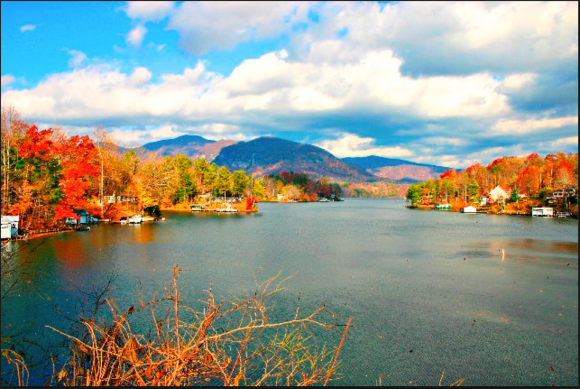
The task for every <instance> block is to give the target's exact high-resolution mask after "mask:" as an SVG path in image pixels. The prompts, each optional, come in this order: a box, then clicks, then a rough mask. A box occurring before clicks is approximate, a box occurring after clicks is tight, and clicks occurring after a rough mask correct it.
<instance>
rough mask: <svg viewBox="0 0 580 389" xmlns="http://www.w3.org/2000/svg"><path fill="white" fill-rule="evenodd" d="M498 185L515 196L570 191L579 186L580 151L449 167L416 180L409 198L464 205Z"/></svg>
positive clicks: (544, 195)
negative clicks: (429, 177) (461, 168)
mask: <svg viewBox="0 0 580 389" xmlns="http://www.w3.org/2000/svg"><path fill="white" fill-rule="evenodd" d="M497 186H502V187H504V188H507V189H510V190H511V196H512V197H511V200H512V201H518V199H520V198H525V199H536V200H546V199H548V198H549V197H550V196H552V195H553V194H554V192H555V191H563V192H565V193H569V190H570V189H572V188H577V187H578V153H576V154H573V153H569V154H566V153H563V152H559V153H556V154H548V155H546V156H545V157H543V158H542V157H541V156H540V155H539V154H537V153H532V154H530V155H528V156H524V157H518V156H511V157H502V158H498V159H496V160H494V161H493V162H492V163H490V164H489V165H487V166H483V165H481V164H480V163H477V164H475V165H472V166H470V167H468V168H467V169H465V170H464V171H461V172H459V171H455V170H447V171H446V172H444V173H443V174H442V175H440V176H439V178H438V179H436V180H429V181H426V182H420V183H417V184H413V185H411V186H410V187H409V189H408V191H407V199H408V200H410V201H411V202H412V204H413V205H417V204H421V203H426V202H428V203H436V202H443V203H449V202H454V203H456V204H460V205H468V204H470V203H480V202H481V200H482V198H484V197H487V196H488V194H489V192H490V191H491V190H492V189H494V188H495V187H497Z"/></svg>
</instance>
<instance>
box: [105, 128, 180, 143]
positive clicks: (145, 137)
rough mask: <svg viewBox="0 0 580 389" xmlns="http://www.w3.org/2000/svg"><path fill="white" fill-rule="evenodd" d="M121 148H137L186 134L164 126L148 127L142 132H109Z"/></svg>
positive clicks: (116, 130) (122, 130) (120, 130)
mask: <svg viewBox="0 0 580 389" xmlns="http://www.w3.org/2000/svg"><path fill="white" fill-rule="evenodd" d="M109 133H110V135H111V136H112V137H113V139H115V141H116V142H117V144H118V145H119V146H123V147H137V146H142V145H144V144H145V143H149V142H154V141H157V140H162V139H172V138H177V137H178V136H181V135H184V134H185V132H183V131H179V130H178V129H177V127H176V126H174V125H169V124H167V125H163V126H159V127H152V126H147V127H146V128H145V129H142V130H127V129H120V128H115V129H113V130H110V131H109Z"/></svg>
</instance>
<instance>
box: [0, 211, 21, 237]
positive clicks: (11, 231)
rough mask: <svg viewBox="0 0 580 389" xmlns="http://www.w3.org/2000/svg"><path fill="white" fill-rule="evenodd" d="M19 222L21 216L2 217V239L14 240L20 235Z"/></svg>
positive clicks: (0, 235)
mask: <svg viewBox="0 0 580 389" xmlns="http://www.w3.org/2000/svg"><path fill="white" fill-rule="evenodd" d="M19 220H20V216H6V215H2V218H1V223H0V224H1V228H2V232H1V234H0V237H1V239H12V238H14V237H15V236H16V235H18V222H19Z"/></svg>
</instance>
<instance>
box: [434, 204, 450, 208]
mask: <svg viewBox="0 0 580 389" xmlns="http://www.w3.org/2000/svg"><path fill="white" fill-rule="evenodd" d="M435 209H451V204H435Z"/></svg>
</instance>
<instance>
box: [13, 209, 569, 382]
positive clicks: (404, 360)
mask: <svg viewBox="0 0 580 389" xmlns="http://www.w3.org/2000/svg"><path fill="white" fill-rule="evenodd" d="M164 216H165V217H166V219H167V220H166V221H165V222H159V223H153V224H143V225H140V226H120V225H101V226H98V227H93V228H92V229H91V231H89V232H79V233H74V234H73V233H71V234H63V235H58V236H53V237H52V238H51V239H50V240H48V241H47V243H45V244H43V245H42V247H40V248H39V249H38V250H37V251H35V252H33V253H30V254H25V255H26V256H27V257H28V258H33V259H34V265H33V266H29V267H28V268H27V269H26V271H27V274H28V278H29V279H30V281H31V283H30V286H29V289H27V293H25V294H23V295H21V296H20V297H19V298H17V299H16V301H15V303H13V304H9V305H6V306H5V307H3V309H5V310H6V311H7V312H8V313H7V316H6V317H9V318H10V322H11V323H10V324H14V325H16V324H17V323H20V324H22V323H31V324H29V325H30V326H31V328H32V329H33V332H34V333H35V334H36V335H35V337H36V338H38V339H44V340H46V339H50V338H53V337H54V334H51V333H48V332H47V330H46V329H44V328H43V327H44V325H45V324H51V325H53V326H56V327H58V326H59V324H60V325H63V322H62V319H59V317H58V316H56V315H55V314H54V312H53V310H52V309H51V305H54V304H58V305H59V306H60V307H61V310H62V311H63V312H67V313H70V314H74V313H75V312H76V310H77V309H78V304H77V303H76V301H78V298H79V296H81V295H82V293H81V292H79V288H80V289H86V288H87V287H88V286H90V285H92V284H95V285H99V283H100V282H103V281H104V279H105V278H106V277H107V276H108V275H109V274H111V273H117V274H119V278H118V280H117V283H116V290H115V295H116V296H117V297H118V298H119V300H120V301H121V303H120V305H121V306H123V305H122V304H124V303H125V304H127V306H128V305H129V304H130V303H131V301H133V300H134V298H135V290H136V289H138V285H139V280H140V281H141V283H142V286H143V288H144V290H145V292H146V293H153V291H159V290H162V289H163V286H164V284H165V283H168V282H169V281H170V279H171V274H172V269H173V264H175V263H177V264H179V266H180V267H182V268H185V269H188V270H189V271H188V272H187V273H184V274H183V275H182V277H181V279H180V283H181V285H182V289H183V295H184V298H190V299H191V300H192V301H193V300H197V299H198V298H200V297H202V291H203V290H204V289H207V288H208V287H209V286H210V285H213V289H214V291H215V292H216V293H217V294H218V295H219V296H231V295H234V294H238V293H242V292H251V291H253V290H254V287H255V283H256V281H263V280H265V279H267V278H270V277H272V276H273V275H276V274H277V273H278V272H282V274H283V275H285V276H288V275H292V276H293V278H292V279H291V281H290V282H289V286H290V288H291V290H290V292H288V293H286V294H284V295H281V296H279V299H278V301H277V307H278V308H279V309H280V313H279V319H283V318H284V316H285V315H288V314H291V313H292V312H293V311H294V308H295V305H296V304H297V301H298V294H300V302H301V305H302V306H303V308H304V309H307V308H312V309H314V308H315V307H317V306H318V305H319V304H320V303H322V302H325V303H326V304H327V306H328V307H329V308H330V309H331V310H333V311H334V312H336V313H338V314H339V315H340V316H342V317H344V318H345V320H346V318H347V317H348V316H350V315H352V316H353V327H352V330H351V331H350V332H349V337H348V340H347V343H346V346H345V348H344V351H343V363H344V365H343V367H342V372H343V373H344V375H345V378H344V380H343V381H341V384H359V385H374V384H376V383H377V381H378V378H379V375H382V376H383V378H382V382H383V384H388V385H404V384H409V383H417V384H423V385H435V384H437V383H438V381H439V377H440V376H441V373H442V371H443V370H445V372H446V374H445V375H446V380H447V381H449V382H452V381H454V380H457V379H459V378H465V379H466V383H467V384H473V385H500V384H505V385H522V384H535V385H549V384H573V385H577V384H578V222H577V221H576V220H562V219H537V218H529V217H507V216H488V215H464V214H459V213H449V212H436V211H432V212H430V211H416V210H409V209H406V208H404V207H403V202H402V201H399V200H355V199H347V200H346V201H345V202H342V203H312V204H268V203H263V204H260V213H258V214H254V215H205V214H201V215H193V214H190V213H175V212H173V213H172V212H166V213H165V214H164ZM502 249H504V250H505V252H506V260H505V261H502V253H501V250H502ZM48 299H50V300H48ZM6 311H5V313H6ZM6 324H7V321H6V320H4V319H3V322H2V326H3V328H4V326H5V325H6Z"/></svg>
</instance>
